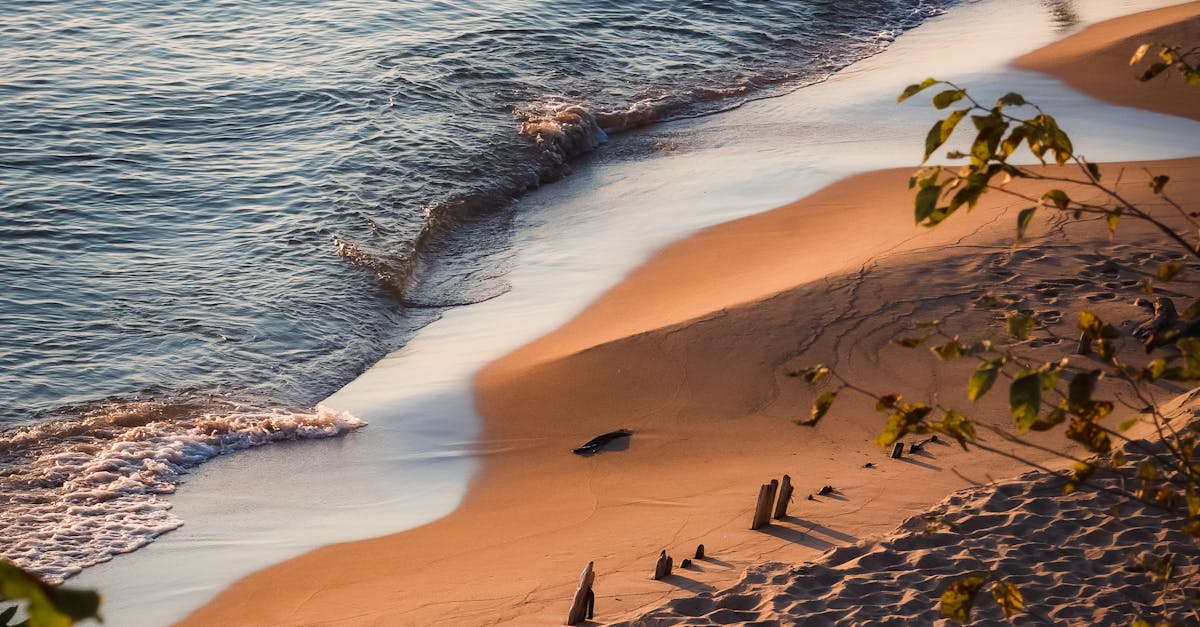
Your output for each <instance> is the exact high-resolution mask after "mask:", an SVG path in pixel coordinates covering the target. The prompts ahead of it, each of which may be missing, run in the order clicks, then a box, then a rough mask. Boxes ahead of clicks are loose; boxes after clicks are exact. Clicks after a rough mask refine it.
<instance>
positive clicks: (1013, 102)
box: [996, 91, 1027, 107]
mask: <svg viewBox="0 0 1200 627" xmlns="http://www.w3.org/2000/svg"><path fill="white" fill-rule="evenodd" d="M996 104H998V105H1008V106H1012V107H1019V106H1021V105H1024V104H1027V103H1026V102H1025V97H1024V96H1022V95H1021V94H1018V93H1016V92H1011V91H1010V92H1008V93H1007V94H1004V95H1003V96H1000V99H999V100H997V101H996Z"/></svg>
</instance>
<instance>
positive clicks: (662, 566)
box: [654, 550, 675, 581]
mask: <svg viewBox="0 0 1200 627" xmlns="http://www.w3.org/2000/svg"><path fill="white" fill-rule="evenodd" d="M674 562H675V560H674V559H673V558H671V557H669V556H668V555H667V552H666V550H663V551H662V552H660V553H659V554H658V562H656V563H655V564H654V580H655V581H658V580H660V579H663V578H665V577H670V576H671V570H672V567H673V566H674V565H675V564H674Z"/></svg>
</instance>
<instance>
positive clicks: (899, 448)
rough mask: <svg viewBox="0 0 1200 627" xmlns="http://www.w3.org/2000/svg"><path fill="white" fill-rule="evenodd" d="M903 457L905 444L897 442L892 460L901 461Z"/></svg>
mask: <svg viewBox="0 0 1200 627" xmlns="http://www.w3.org/2000/svg"><path fill="white" fill-rule="evenodd" d="M902 455H904V443H903V442H897V443H896V446H893V447H892V459H900V456H902Z"/></svg>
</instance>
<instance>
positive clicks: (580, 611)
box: [567, 562, 596, 625]
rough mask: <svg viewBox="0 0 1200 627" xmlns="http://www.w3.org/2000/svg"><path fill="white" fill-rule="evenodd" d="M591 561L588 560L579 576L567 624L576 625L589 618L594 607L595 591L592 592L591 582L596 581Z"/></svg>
mask: <svg viewBox="0 0 1200 627" xmlns="http://www.w3.org/2000/svg"><path fill="white" fill-rule="evenodd" d="M592 566H593V562H588V565H587V567H586V568H584V569H583V574H581V575H580V576H579V589H578V590H576V591H575V600H574V601H573V602H572V603H571V611H570V613H568V614H567V624H568V625H578V624H579V623H582V622H583V621H584V619H589V620H590V619H591V618H592V613H593V612H594V611H595V609H596V593H595V592H592V584H593V583H595V582H596V573H595V571H593V570H592Z"/></svg>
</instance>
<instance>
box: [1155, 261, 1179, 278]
mask: <svg viewBox="0 0 1200 627" xmlns="http://www.w3.org/2000/svg"><path fill="white" fill-rule="evenodd" d="M1181 272H1183V264H1182V263H1164V264H1162V265H1161V266H1159V267H1158V280H1159V281H1170V280H1171V279H1174V278H1175V277H1177V276H1179V274H1180V273H1181Z"/></svg>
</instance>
